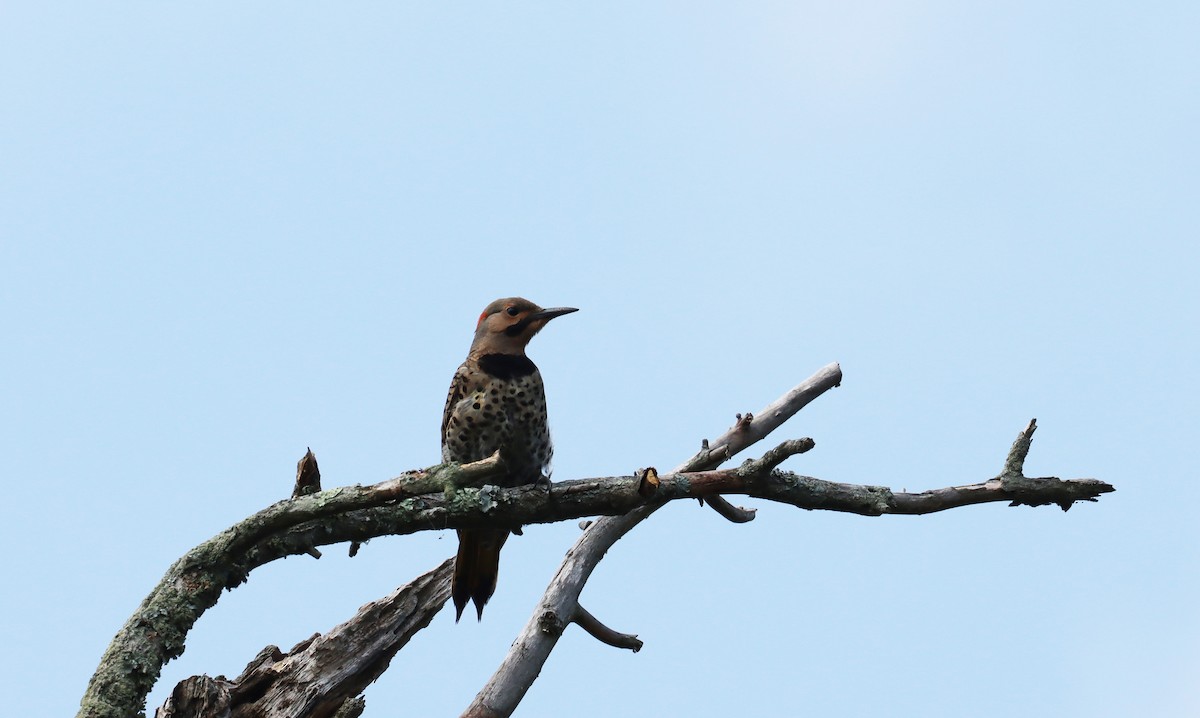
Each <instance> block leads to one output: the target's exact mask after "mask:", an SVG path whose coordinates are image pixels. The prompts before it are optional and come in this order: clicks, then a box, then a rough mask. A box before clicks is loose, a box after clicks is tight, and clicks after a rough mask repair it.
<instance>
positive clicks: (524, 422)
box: [442, 297, 578, 623]
mask: <svg viewBox="0 0 1200 718" xmlns="http://www.w3.org/2000/svg"><path fill="white" fill-rule="evenodd" d="M575 311H578V310H577V309H575V308H574V307H554V308H551V309H543V308H541V307H539V306H538V305H536V304H534V303H533V302H531V301H529V300H528V299H523V298H521V297H508V298H505V299H497V300H496V301H494V302H492V303H491V304H489V305H487V307H485V308H484V310H483V313H482V314H480V315H479V320H478V322H477V323H476V325H475V338H474V339H473V340H472V342H471V349H470V351H469V352H468V353H467V359H466V361H464V362H463V363H462V365H461V366H460V367H458V370H457V371H456V372H454V378H453V379H452V380H451V381H450V392H449V394H448V395H447V396H446V409H445V411H444V412H443V413H442V461H446V462H450V461H453V462H457V463H460V464H465V463H469V462H472V461H479V460H480V459H485V458H487V457H489V456H491V455H492V454H494V453H495V452H496V451H499V452H500V458H501V461H502V462H503V465H504V471H505V475H504V476H503V477H502V478H501V479H500V480H499V481H498V482H497V483H498V484H499V485H501V486H505V487H513V486H522V485H524V484H532V483H539V482H541V481H548V477H547V476H546V475H545V474H544V473H543V472H544V471H546V470H547V469H548V467H549V465H550V457H551V456H552V454H553V447H552V446H551V443H550V429H549V426H548V424H547V421H546V393H545V389H544V387H543V385H542V375H541V373H540V372H538V368H537V365H535V364H534V363H533V361H531V360H530V359H529V357H527V356H526V355H525V347H526V346H527V345H528V344H529V340H530V339H532V338H533V336H534V335H535V334H537V333H538V332H539V331H541V330H542V328H543V327H545V326H546V324H547V323H548V322H549V321H550V320H551V319H554V318H555V317H560V316H562V315H564V314H570V313H571V312H575ZM517 531H518V532H519V529H518V530H517ZM508 534H509V529H458V554H457V555H456V557H455V560H454V578H453V580H452V582H451V591H450V594H451V596H452V598H453V599H454V608H455V616H454V621H455V622H456V623H457V622H458V621H459V620H460V619H461V618H462V614H463V609H464V608H465V607H466V605H467V602H468V601H473V602H474V603H475V611H476V614H477V615H478V620H483V607H484V605H485V604H486V603H487V602H488V599H489V598H491V597H492V594H493V593H495V591H496V577H497V574H498V573H499V569H500V549H501V548H502V547H503V546H504V542H505V541H506V540H507V539H508Z"/></svg>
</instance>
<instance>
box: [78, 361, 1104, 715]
mask: <svg viewBox="0 0 1200 718" xmlns="http://www.w3.org/2000/svg"><path fill="white" fill-rule="evenodd" d="M831 367H832V370H831ZM840 377H841V373H840V370H837V366H836V365H830V367H826V368H825V369H823V370H822V371H821V372H818V374H817V375H814V377H813V378H811V379H810V380H809V381H807V382H805V383H804V384H801V385H800V386H799V387H797V389H794V390H793V391H792V392H790V393H789V396H793V395H794V396H798V397H801V399H796V400H795V401H797V402H801V405H802V403H807V402H808V401H811V399H812V398H813V397H815V396H817V395H819V394H820V393H821V392H823V391H826V390H828V389H829V388H832V387H833V386H835V385H836V381H837V380H840ZM777 403H778V402H777ZM772 406H775V405H774V404H773V405H772ZM769 408H770V407H769ZM765 415H766V418H765V419H764V414H760V415H759V416H758V417H753V418H751V417H750V416H749V415H747V416H746V417H744V418H742V419H740V420H739V421H740V423H739V426H740V428H737V427H735V432H737V433H738V434H739V436H740V437H741V438H738V439H737V440H736V441H734V440H733V439H731V440H729V442H726V443H723V444H721V445H719V446H718V447H717V450H716V451H714V450H707V451H706V452H702V453H706V454H707V456H706V457H704V462H714V461H715V463H717V464H719V463H721V461H722V460H723V459H724V458H725V457H726V455H727V454H729V452H730V451H731V450H732V449H731V448H730V447H732V448H733V449H738V450H740V448H742V447H744V446H748V445H749V442H750V438H751V437H750V435H751V434H752V433H753V432H754V431H755V430H756V429H755V427H762V426H768V425H767V424H759V423H758V422H760V421H768V420H771V419H772V417H774V418H775V419H778V418H779V416H781V414H778V413H774V414H773V413H772V412H770V411H767V412H765ZM776 425H777V423H776ZM1031 433H1032V424H1031V428H1030V429H1027V430H1026V432H1025V434H1023V435H1025V436H1026V440H1025V444H1024V447H1025V448H1024V449H1023V450H1022V451H1027V450H1028V434H1031ZM764 435H765V434H764ZM723 438H724V437H723ZM1019 441H1020V440H1019ZM811 446H812V441H811V439H802V440H798V441H789V442H784V443H783V444H781V445H780V446H778V447H775V448H774V449H772V450H770V451H768V452H767V453H766V455H764V456H763V457H762V458H761V459H759V460H758V461H752V462H748V463H747V464H745V465H743V466H741V467H739V468H735V469H726V470H722V471H717V470H708V471H698V472H693V473H680V472H678V471H677V472H673V473H671V474H668V475H665V476H659V475H658V474H657V472H653V471H651V470H646V471H642V472H639V474H638V475H637V476H620V477H606V478H593V479H580V480H575V481H565V482H560V483H556V484H554V486H553V489H554V490H553V500H551V499H550V496H549V495H548V493H547V492H546V491H545V488H544V487H542V486H538V485H529V486H522V487H517V488H512V489H503V488H498V487H495V486H488V485H483V486H478V485H479V484H480V483H481V482H483V481H485V480H486V479H487V478H489V477H491V476H495V475H497V474H498V473H500V472H502V471H503V467H502V465H501V461H500V458H499V456H498V455H493V456H492V457H489V458H488V459H486V460H484V461H480V462H476V463H474V464H468V465H464V466H458V465H454V464H445V465H440V466H435V467H432V468H430V469H427V470H418V471H411V472H407V473H406V474H404V475H402V476H400V477H397V478H395V479H391V480H389V481H385V482H382V483H380V484H376V485H374V486H366V487H364V486H349V487H342V488H337V489H330V490H327V491H321V492H318V493H314V494H310V495H305V496H301V497H298V498H294V499H290V500H286V501H281V502H279V503H277V504H275V505H273V506H270V507H267V508H266V509H263V510H262V511H260V512H258V513H256V514H255V515H253V516H251V517H249V518H247V519H246V520H244V521H241V522H239V523H238V524H236V525H234V526H233V527H231V528H229V529H227V530H226V531H223V532H221V533H220V534H218V535H217V536H215V537H214V538H212V539H210V540H209V541H206V542H204V543H203V544H201V545H199V546H197V547H196V548H195V549H193V550H192V551H189V552H188V553H187V554H186V555H185V556H183V557H182V558H181V559H179V560H178V561H177V562H176V563H175V564H174V565H173V566H172V567H171V568H170V569H169V570H168V571H167V573H166V575H165V576H164V577H163V580H162V581H161V582H160V583H159V585H158V586H156V587H155V588H154V590H153V591H152V592H151V593H150V595H149V596H147V598H146V599H145V600H144V601H143V602H142V605H141V606H139V608H138V610H137V611H136V612H135V613H134V614H133V615H132V616H131V617H130V619H129V620H128V621H127V622H126V624H125V626H124V627H123V628H122V629H121V630H120V631H119V632H118V633H117V636H116V637H115V638H114V639H113V642H112V644H111V645H110V646H109V647H108V650H107V651H106V652H105V655H104V657H103V658H102V660H101V663H100V665H99V667H98V668H97V671H96V673H95V675H94V676H93V677H92V680H91V682H90V683H89V685H88V689H87V692H86V693H85V694H84V697H83V700H82V701H81V707H80V712H79V715H80V716H87V717H89V718H91V717H93V716H95V717H100V716H103V717H105V718H108V717H110V716H111V717H114V718H115V717H116V716H122V717H123V716H130V715H141V714H142V711H143V709H144V705H145V697H146V695H147V694H148V693H149V691H150V689H151V688H152V687H153V684H154V682H155V681H156V680H157V678H158V676H159V673H160V671H161V668H162V665H163V664H164V663H166V662H167V661H168V660H171V659H172V658H175V657H176V656H178V655H179V654H180V653H182V651H183V646H184V638H185V637H186V635H187V633H188V631H190V630H191V628H192V626H193V625H194V623H195V621H196V620H197V619H198V618H199V616H200V615H201V614H203V612H204V611H206V610H207V609H208V608H210V607H212V606H213V605H214V604H215V603H216V602H217V600H218V598H219V597H220V595H221V592H222V590H225V589H232V588H234V587H235V586H237V585H238V584H240V583H241V582H243V581H244V580H245V578H246V576H247V575H248V573H249V572H250V571H251V570H253V569H254V568H256V567H257V566H260V565H262V564H264V563H267V562H269V561H272V560H275V559H277V558H280V557H283V556H288V555H297V554H309V555H312V556H315V557H319V555H320V553H319V551H317V549H316V547H317V546H323V545H328V544H331V543H341V542H352V544H353V542H362V541H366V540H368V539H371V538H374V537H377V536H383V535H401V534H408V533H414V532H417V531H427V530H440V529H444V528H479V527H491V528H499V527H504V528H512V527H518V526H521V525H525V524H533V523H546V522H553V521H561V520H566V519H577V518H582V517H592V516H603V517H605V518H601V519H599V520H597V521H595V522H594V523H592V524H591V525H590V526H589V527H588V528H587V529H586V530H585V531H584V534H583V536H582V537H581V539H580V541H579V542H578V543H577V544H576V547H575V549H573V550H572V551H571V552H570V553H569V554H568V556H567V559H566V560H565V561H564V563H563V565H562V566H561V567H560V569H559V573H558V575H557V576H556V577H555V580H554V582H552V584H551V586H550V588H549V589H548V590H547V592H546V595H545V596H544V597H543V600H542V603H541V605H540V606H539V607H538V610H537V611H536V612H535V616H534V619H533V620H531V621H530V623H529V624H528V625H527V626H526V629H525V631H524V632H523V633H522V635H521V637H519V638H518V641H517V642H516V643H514V650H513V651H512V652H510V653H509V655H508V657H507V658H506V659H505V662H504V664H502V665H501V667H500V670H499V671H498V672H497V674H496V675H495V676H493V679H492V681H491V682H490V683H489V684H488V686H486V687H485V690H484V691H483V692H481V693H480V695H479V696H477V698H476V702H475V703H474V704H472V708H470V709H468V710H469V713H472V714H475V715H485V714H488V715H491V714H494V715H508V714H510V713H511V712H512V710H513V708H515V706H516V705H517V703H518V702H519V701H520V699H521V697H522V696H523V695H524V693H525V691H526V690H527V689H528V687H529V685H531V684H532V682H533V680H534V678H536V676H537V672H538V671H539V670H540V669H541V666H542V665H543V664H544V662H545V660H546V657H547V656H548V655H549V652H550V650H551V649H552V648H553V645H554V642H555V641H556V640H557V636H558V634H559V633H561V630H562V628H563V627H565V626H566V625H567V624H568V623H569V622H571V621H573V620H577V617H578V616H580V615H582V614H579V613H578V611H577V607H578V597H579V592H580V591H581V590H582V587H583V585H584V583H585V582H586V581H587V578H588V576H589V575H590V574H591V571H592V570H593V569H594V567H595V565H596V564H597V563H598V562H599V560H600V558H601V557H602V556H603V555H604V552H605V551H607V550H608V548H609V547H611V545H612V544H613V543H614V542H615V541H616V540H618V539H619V538H620V537H621V536H622V535H624V533H625V532H626V531H628V530H629V529H630V528H632V527H633V526H635V525H636V524H637V523H638V522H640V521H641V520H642V519H644V518H645V517H647V516H649V515H650V514H651V513H653V512H654V511H655V510H656V509H657V508H658V507H660V506H662V505H663V504H665V503H666V502H668V501H672V500H676V499H681V498H709V499H711V498H713V497H716V496H718V495H720V494H745V495H750V496H756V497H760V498H764V499H769V500H773V501H781V502H785V503H789V504H792V505H795V506H799V507H802V508H808V509H817V508H819V509H828V510H834V511H849V512H854V513H860V514H865V515H880V514H883V513H926V512H929V511H938V510H943V509H945V508H951V507H953V506H959V505H965V504H970V503H980V502H983V501H999V500H1008V501H1011V502H1012V503H1013V504H1014V505H1018V504H1028V505H1034V506H1037V505H1043V504H1046V503H1056V504H1058V505H1060V506H1063V507H1064V508H1065V507H1069V506H1070V505H1071V503H1072V502H1074V501H1083V500H1095V498H1096V497H1097V496H1098V495H1099V494H1100V493H1104V492H1106V491H1111V490H1112V487H1111V486H1108V485H1107V484H1104V483H1102V482H1098V481H1093V480H1082V481H1066V482H1064V481H1060V480H1058V479H1054V478H1049V479H1028V478H1025V477H1024V476H1021V475H1020V473H1019V471H1018V473H1016V474H1014V473H1012V472H1009V471H1006V473H1005V474H1002V475H1001V476H999V477H996V478H994V479H992V480H990V481H988V482H985V483H984V484H977V485H971V486H963V487H953V488H949V489H939V490H936V491H932V492H925V493H924V494H903V493H901V494H895V493H893V492H891V491H890V490H889V489H886V488H884V487H871V486H855V485H850V484H836V483H833V482H828V481H822V480H820V479H815V478H811V477H803V476H797V475H796V474H792V473H790V472H781V471H778V470H777V469H776V467H777V466H778V464H779V463H780V462H781V461H783V459H785V458H787V456H791V455H794V454H796V453H800V452H802V451H806V450H808V449H809V448H811ZM1015 451H1017V448H1016V447H1014V452H1015ZM1010 454H1011V452H1010ZM715 456H716V457H720V458H714V457H715ZM1020 458H1022V459H1023V458H1024V454H1023V453H1022V454H1021V457H1020ZM693 461H694V462H696V464H695V465H694V467H695V468H698V467H699V465H700V462H699V457H697V458H695V459H694V460H693ZM1008 465H1015V464H1013V462H1012V461H1011V457H1010V461H1009V462H1008V463H1007V464H1006V466H1008ZM685 466H688V467H689V468H693V466H692V462H689V464H685ZM477 486H478V487H477ZM442 600H443V601H444V600H445V599H444V597H443V598H442ZM587 620H588V619H586V618H584V619H582V621H584V622H586V621H587ZM212 688H213V686H211V685H199V684H198V685H197V686H196V689H197V690H196V693H195V695H196V696H197V697H198V698H200V699H203V700H209V698H211V697H212V696H211V690H212ZM346 709H347V710H351V712H352V709H353V706H347V708H346Z"/></svg>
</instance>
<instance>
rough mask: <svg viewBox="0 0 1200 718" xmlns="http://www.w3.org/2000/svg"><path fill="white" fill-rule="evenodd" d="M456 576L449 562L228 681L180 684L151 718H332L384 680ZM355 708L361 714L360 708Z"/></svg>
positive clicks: (263, 655) (262, 655)
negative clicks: (331, 717) (380, 678)
mask: <svg viewBox="0 0 1200 718" xmlns="http://www.w3.org/2000/svg"><path fill="white" fill-rule="evenodd" d="M453 571H454V560H453V559H447V560H446V561H444V562H443V563H442V565H441V566H438V567H437V568H435V569H434V570H432V571H430V572H429V573H426V574H424V575H422V576H420V577H418V578H417V579H415V580H414V581H413V582H412V583H410V584H408V585H406V586H403V587H401V588H398V589H396V590H395V591H393V592H392V593H391V594H389V595H388V596H385V597H384V598H381V599H379V600H378V601H372V602H371V603H368V604H367V605H365V606H363V607H362V608H360V609H359V610H358V613H357V614H355V615H354V617H353V618H351V619H350V620H349V621H346V622H345V623H343V624H341V625H339V626H337V627H335V628H334V629H333V630H331V631H329V632H328V633H326V634H325V635H323V636H322V635H320V634H318V635H315V636H313V637H311V638H309V639H306V640H304V641H301V642H300V643H299V644H297V645H296V646H295V647H294V648H292V650H291V651H288V652H287V653H283V652H281V651H280V650H279V649H278V648H276V647H275V646H267V647H266V648H264V649H263V650H262V651H261V652H259V654H258V656H257V657H255V659H254V660H253V661H251V662H250V664H249V665H248V666H246V669H245V670H244V671H242V674H241V675H240V676H238V677H237V678H235V679H234V680H232V681H227V680H223V679H221V678H209V677H208V676H193V677H192V678H189V679H187V680H185V681H182V682H181V683H180V684H179V685H177V686H176V687H175V690H174V691H172V692H171V697H170V698H168V699H167V701H166V703H165V704H164V705H163V706H162V707H161V708H159V709H158V710H157V711H156V712H155V714H154V715H155V718H210V717H211V716H230V717H231V718H236V717H238V716H251V715H255V716H272V718H328V717H329V716H334V715H335V714H337V713H338V711H342V710H343V709H345V708H347V707H348V706H347V704H348V703H351V702H352V701H354V700H355V699H356V697H357V696H358V694H360V693H362V691H363V690H364V689H365V688H366V687H367V686H368V685H370V684H371V682H372V681H374V680H375V679H376V678H378V677H379V676H381V675H383V672H384V671H385V670H387V667H388V664H390V663H391V660H392V657H393V656H395V655H396V652H397V651H399V650H400V649H401V648H402V647H403V646H404V645H405V644H406V643H408V641H409V639H410V638H412V637H413V635H414V634H416V632H417V631H419V630H421V629H422V628H424V627H425V626H427V625H429V622H430V621H431V620H433V617H434V616H435V615H437V613H438V611H440V610H442V606H444V605H445V603H446V600H447V599H448V598H449V597H450V574H451V573H452V572H453ZM357 708H358V709H359V710H358V712H359V713H361V712H362V711H361V708H362V706H361V705H359V706H357ZM343 715H345V713H344V712H343ZM356 715H357V714H356Z"/></svg>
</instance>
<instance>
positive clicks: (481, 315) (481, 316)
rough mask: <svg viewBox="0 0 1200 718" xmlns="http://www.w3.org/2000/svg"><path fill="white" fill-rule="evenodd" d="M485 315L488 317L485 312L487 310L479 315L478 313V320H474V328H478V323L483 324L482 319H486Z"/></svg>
mask: <svg viewBox="0 0 1200 718" xmlns="http://www.w3.org/2000/svg"><path fill="white" fill-rule="evenodd" d="M487 317H488V313H487V312H483V313H482V314H480V315H479V321H477V322H475V328H476V329H478V328H479V325H480V324H483V320H484V319H487Z"/></svg>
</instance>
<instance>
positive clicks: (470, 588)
mask: <svg viewBox="0 0 1200 718" xmlns="http://www.w3.org/2000/svg"><path fill="white" fill-rule="evenodd" d="M506 540H508V531H506V530H497V529H459V530H458V556H457V558H455V559H454V581H453V582H452V583H451V589H450V595H451V596H452V597H453V598H454V611H455V613H454V621H455V623H457V622H458V619H460V618H462V613H463V609H464V608H466V606H467V601H468V600H470V601H474V602H475V611H476V613H477V614H478V615H479V620H483V606H484V604H486V603H487V602H488V599H489V598H491V597H492V594H493V593H495V592H496V575H497V574H498V573H499V572H500V549H501V548H503V546H504V542H505V541H506Z"/></svg>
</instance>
